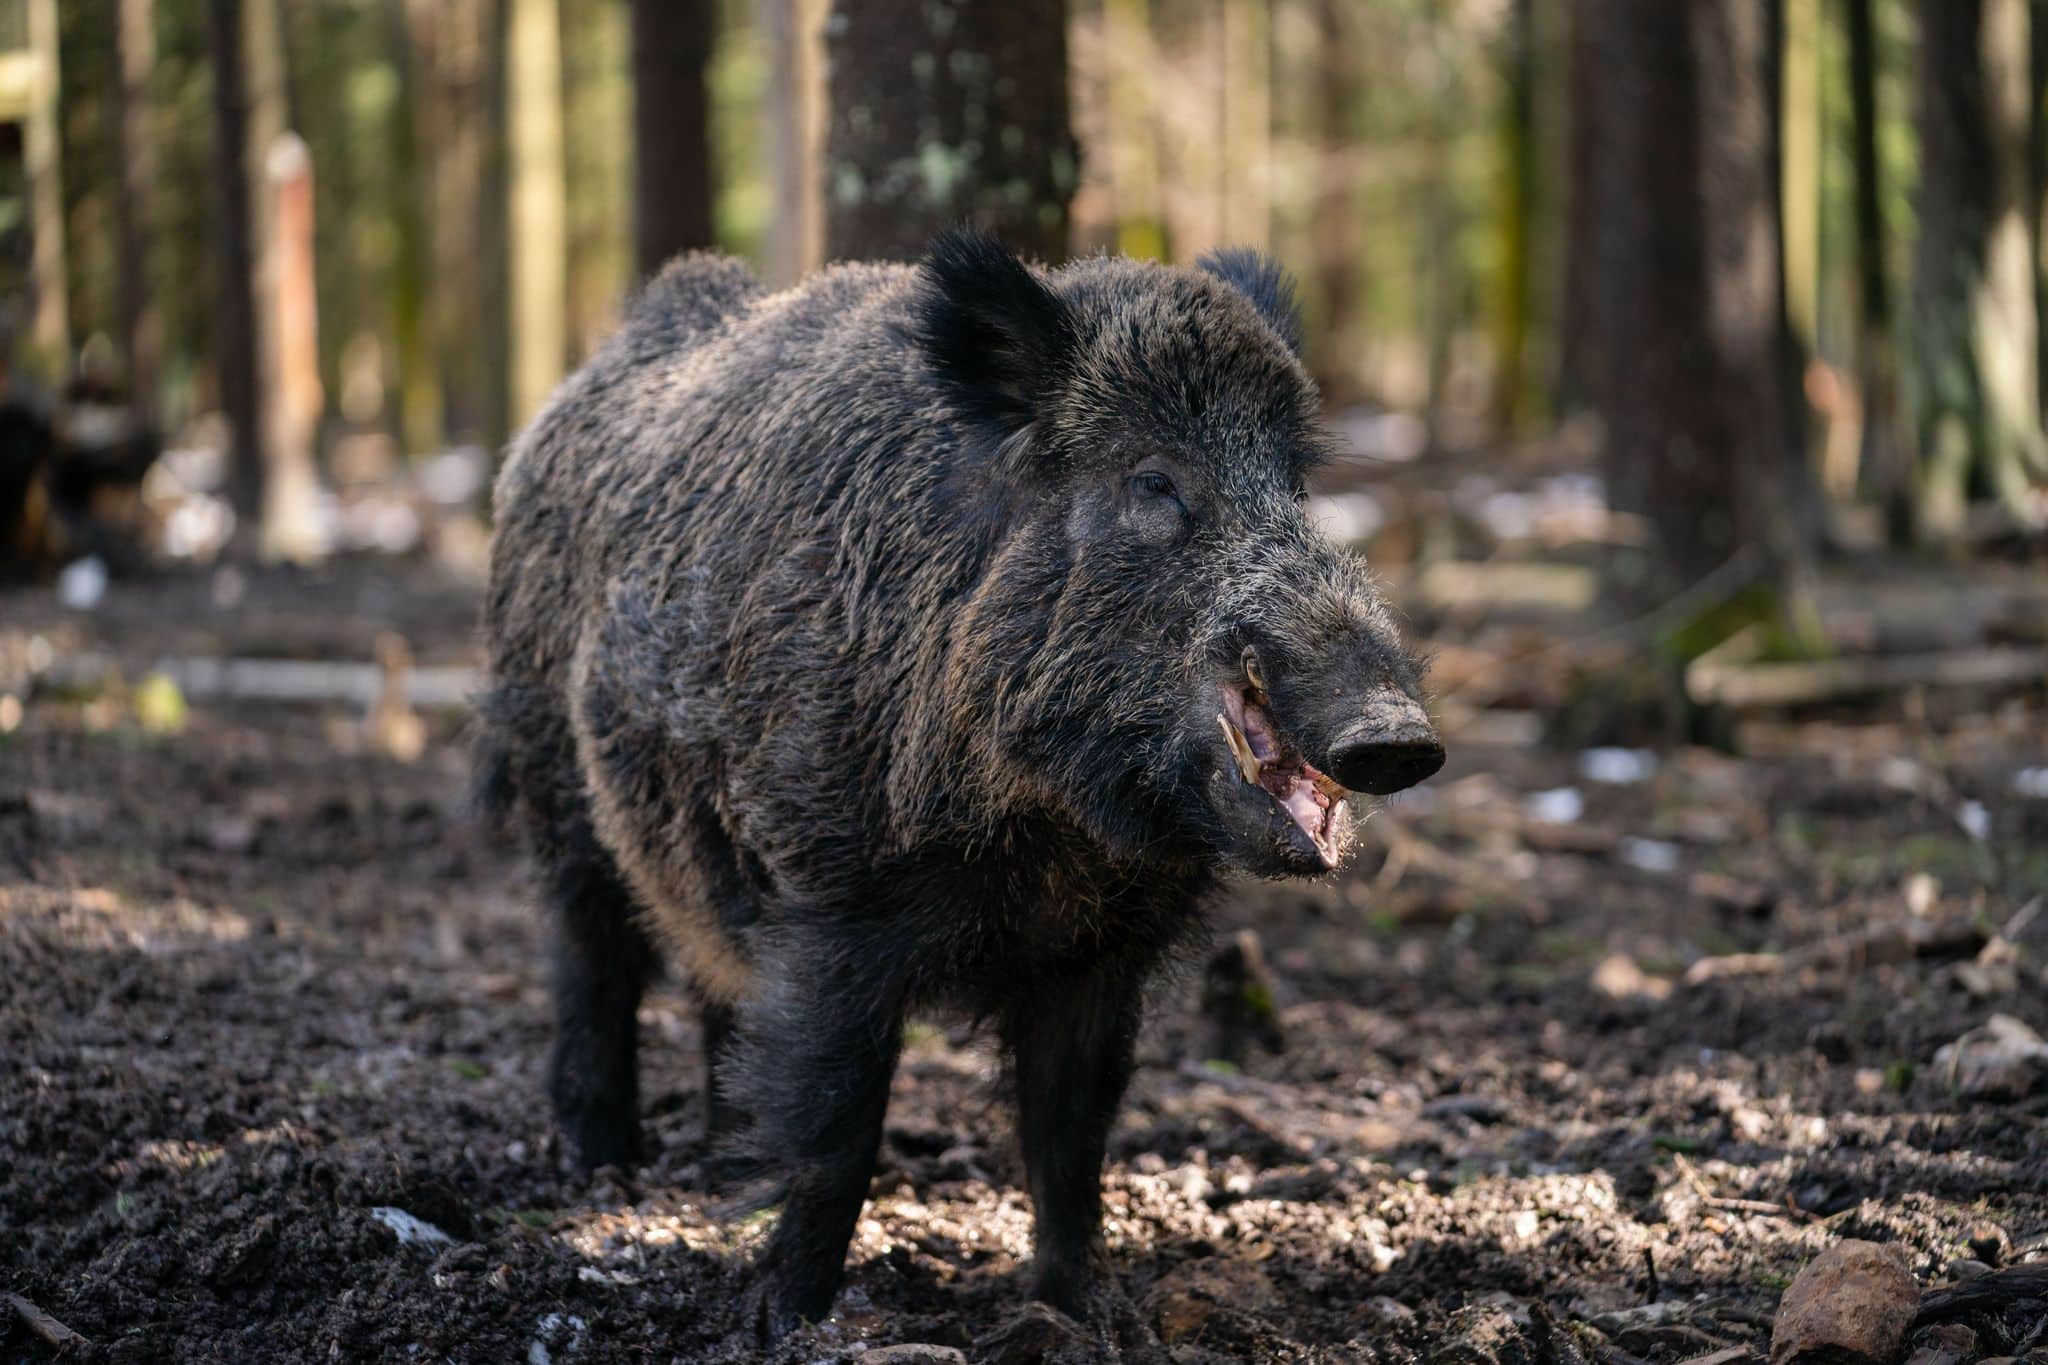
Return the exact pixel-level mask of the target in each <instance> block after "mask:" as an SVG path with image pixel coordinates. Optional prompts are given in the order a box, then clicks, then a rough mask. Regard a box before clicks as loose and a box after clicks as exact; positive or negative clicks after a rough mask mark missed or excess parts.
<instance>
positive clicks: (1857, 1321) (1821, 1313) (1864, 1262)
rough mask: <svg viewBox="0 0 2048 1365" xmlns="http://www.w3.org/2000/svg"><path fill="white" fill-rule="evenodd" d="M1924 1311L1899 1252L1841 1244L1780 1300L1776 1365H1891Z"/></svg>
mask: <svg viewBox="0 0 2048 1365" xmlns="http://www.w3.org/2000/svg"><path fill="white" fill-rule="evenodd" d="M1919 1306H1920V1286H1919V1285H1918V1284H1917V1283H1915V1282H1914V1279H1913V1272H1912V1271H1910V1270H1908V1269H1907V1268H1906V1258H1905V1254H1904V1253H1903V1252H1902V1251H1900V1250H1899V1249H1898V1248H1897V1247H1896V1246H1890V1245H1882V1246H1881V1245H1879V1244H1878V1243H1875V1242H1858V1241H1843V1242H1837V1243H1835V1244H1834V1245H1833V1246H1831V1247H1829V1248H1828V1249H1827V1250H1826V1251H1823V1252H1822V1253H1821V1254H1820V1255H1818V1256H1816V1257H1814V1258H1813V1260H1812V1261H1810V1262H1808V1263H1807V1266H1806V1268H1805V1269H1804V1270H1802V1271H1800V1272H1799V1277H1798V1278H1797V1279H1795V1280H1793V1281H1792V1287H1791V1288H1790V1289H1787V1290H1786V1291H1785V1297H1784V1298H1783V1299H1782V1300H1781V1301H1780V1302H1779V1304H1778V1321H1777V1325H1776V1327H1775V1328H1774V1329H1773V1330H1772V1333H1771V1365H1891V1363H1892V1362H1893V1361H1896V1360H1898V1359H1899V1358H1900V1356H1902V1355H1903V1354H1904V1353H1905V1346H1906V1329H1907V1328H1909V1327H1911V1326H1912V1325H1913V1314H1914V1312H1915V1311H1916V1310H1917V1309H1918V1308H1919Z"/></svg>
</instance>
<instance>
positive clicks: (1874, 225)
mask: <svg viewBox="0 0 2048 1365" xmlns="http://www.w3.org/2000/svg"><path fill="white" fill-rule="evenodd" d="M1873 4H1874V0H1845V12H1844V15H1843V26H1844V28H1845V29H1846V30H1847V37H1848V63H1849V71H1848V76H1849V82H1848V83H1849V143H1850V162H1851V165H1852V168H1853V184H1852V187H1851V188H1852V192H1853V195H1854V219H1855V240H1856V293H1855V299H1856V312H1855V316H1856V373H1857V382H1858V386H1859V387H1860V388H1861V389H1862V391H1863V449H1862V454H1861V459H1860V460H1859V462H1858V463H1859V464H1860V466H1861V469H1862V481H1863V486H1864V488H1865V489H1866V490H1867V492H1868V493H1869V495H1870V496H1871V497H1873V498H1875V499H1876V500H1877V503H1878V505H1879V506H1880V507H1881V508H1883V509H1884V513H1885V523H1886V526H1887V528H1888V534H1889V537H1890V539H1891V540H1892V542H1893V543H1894V544H1898V543H1902V542H1903V541H1904V540H1905V539H1906V538H1907V537H1908V536H1910V535H1911V533H1912V523H1911V516H1912V496H1911V485H1912V468H1911V462H1910V458H1909V455H1908V452H1909V449H1910V446H1909V444H1908V442H1907V441H1906V439H1905V436H1904V433H1903V432H1901V431H1900V429H1899V381H1898V361H1897V357H1896V355H1895V354H1894V349H1893V340H1892V291H1891V279H1890V276H1889V274H1888V272H1887V270H1886V262H1885V238H1884V206H1883V205H1884V165H1883V163H1882V162H1881V161H1880V160H1879V159H1878V155H1877V28H1876V23H1875V16H1874V15H1873V14H1872V12H1871V11H1872V8H1873Z"/></svg>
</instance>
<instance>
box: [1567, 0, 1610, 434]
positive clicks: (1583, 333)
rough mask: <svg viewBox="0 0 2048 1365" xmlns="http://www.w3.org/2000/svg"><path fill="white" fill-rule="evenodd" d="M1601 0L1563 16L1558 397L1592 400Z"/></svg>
mask: <svg viewBox="0 0 2048 1365" xmlns="http://www.w3.org/2000/svg"><path fill="white" fill-rule="evenodd" d="M1605 17H1606V0H1571V2H1570V8H1569V12H1568V14H1567V15H1566V20H1565V35H1566V36H1565V105H1566V110H1567V115H1566V123H1567V128H1566V133H1565V163H1566V165H1565V175H1566V184H1565V223H1564V238H1565V240H1564V291H1563V298H1562V300H1561V301H1560V305H1559V311H1560V314H1561V316H1560V318H1559V327H1558V331H1559V336H1558V347H1557V380H1556V383H1557V403H1558V406H1559V408H1561V409H1564V410H1581V409H1586V408H1592V407H1597V406H1598V404H1599V399H1600V386H1601V384H1602V382H1603V378H1604V372H1605V365H1604V363H1603V362H1602V360H1601V353H1600V344H1601V335H1602V331H1603V328H1602V325H1601V319H1600V212H1601V199H1602V195H1601V189H1600V177H1601V172H1602V170H1603V168H1604V167H1605V165H1606V157H1605V154H1604V151H1603V148H1602V146H1601V137H1600V134H1601V100H1600V91H1601V87H1602V85H1603V84H1604V74H1603V72H1604V66H1605V61H1604V52H1603V41H1602V36H1601V26H1602V24H1603V23H1604V22H1605Z"/></svg>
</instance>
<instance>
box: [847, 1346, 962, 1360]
mask: <svg viewBox="0 0 2048 1365" xmlns="http://www.w3.org/2000/svg"><path fill="white" fill-rule="evenodd" d="M853 1365H967V1357H966V1356H964V1355H962V1354H961V1353H960V1350H959V1348H958V1347H955V1346H935V1345H933V1344H932V1343H930V1342H925V1341H910V1342H905V1343H904V1344H903V1345H901V1346H873V1347H870V1348H869V1349H867V1350H865V1351H862V1352H861V1353H860V1354H859V1355H857V1356H855V1357H854V1358H853Z"/></svg>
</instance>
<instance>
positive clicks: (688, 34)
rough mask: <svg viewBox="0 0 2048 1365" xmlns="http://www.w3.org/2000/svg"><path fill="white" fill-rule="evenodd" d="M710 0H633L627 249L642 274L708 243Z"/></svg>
mask: <svg viewBox="0 0 2048 1365" xmlns="http://www.w3.org/2000/svg"><path fill="white" fill-rule="evenodd" d="M714 9H715V6H714V5H713V4H712V0H633V251H634V256H635V259H636V261H637V263H638V265H639V269H640V274H641V277H642V278H645V277H647V276H650V275H652V274H653V273H654V272H655V271H657V270H659V269H660V268H661V266H662V263H663V262H665V261H667V260H668V258H669V257H671V256H673V255H675V254H676V253H677V252H678V251H687V250H689V249H690V248H692V247H708V246H710V245H711V242H712V230H711V195H712V190H711V104H710V99H709V97H708V94H707V92H706V90H705V85H704V74H705V69H706V68H707V67H708V66H709V65H710V62H711V45H712V41H713V37H714V33H715V31H716V19H717V16H716V14H715V13H714Z"/></svg>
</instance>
